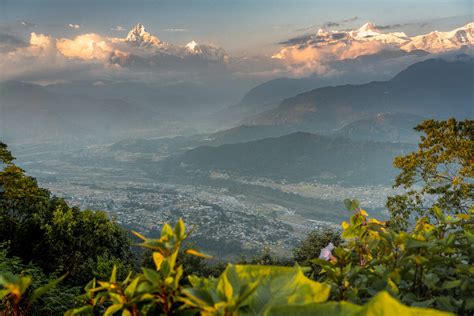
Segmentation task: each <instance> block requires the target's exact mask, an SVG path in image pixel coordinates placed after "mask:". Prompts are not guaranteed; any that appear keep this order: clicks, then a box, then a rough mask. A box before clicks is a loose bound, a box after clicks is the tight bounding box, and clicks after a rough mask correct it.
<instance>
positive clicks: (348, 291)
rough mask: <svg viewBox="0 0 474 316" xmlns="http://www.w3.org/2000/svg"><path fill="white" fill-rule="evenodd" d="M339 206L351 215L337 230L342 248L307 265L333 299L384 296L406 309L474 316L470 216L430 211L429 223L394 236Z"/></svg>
mask: <svg viewBox="0 0 474 316" xmlns="http://www.w3.org/2000/svg"><path fill="white" fill-rule="evenodd" d="M345 202H346V205H347V207H348V209H349V210H350V211H351V212H353V215H352V216H351V218H350V222H349V223H347V222H343V224H342V226H343V229H344V231H343V233H342V237H343V238H344V240H345V242H344V243H343V244H342V245H341V247H337V248H336V249H335V250H334V251H333V253H331V255H329V256H328V257H327V256H326V257H323V258H319V259H315V260H313V262H314V263H316V264H319V265H320V266H321V268H322V271H321V278H320V281H322V282H325V283H327V284H330V285H331V289H332V291H331V297H332V298H333V299H337V300H349V301H352V302H356V303H362V302H365V301H367V300H369V299H370V298H371V297H372V296H374V295H375V294H376V293H377V292H379V291H388V292H389V293H391V294H392V295H393V296H395V297H397V298H398V299H400V300H401V301H402V302H404V303H406V304H408V305H412V306H423V307H427V306H430V307H435V308H437V309H441V310H445V311H450V312H456V313H458V314H466V315H467V314H469V313H472V312H473V311H474V298H473V296H472V293H474V278H473V274H474V268H473V267H474V216H473V214H474V210H471V211H470V213H469V214H457V215H446V214H444V213H443V212H441V210H440V209H439V208H436V207H435V208H434V219H432V218H431V217H430V218H428V217H423V218H420V219H419V220H418V221H417V223H416V225H415V226H414V227H413V228H412V229H411V230H408V231H406V232H398V231H397V230H393V229H391V228H390V226H389V224H390V223H389V222H379V221H377V220H376V219H371V218H368V214H367V213H366V212H365V211H364V210H363V209H361V208H360V207H359V203H358V202H357V201H355V200H346V201H345Z"/></svg>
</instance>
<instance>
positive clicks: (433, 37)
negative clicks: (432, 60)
mask: <svg viewBox="0 0 474 316" xmlns="http://www.w3.org/2000/svg"><path fill="white" fill-rule="evenodd" d="M473 44H474V22H471V23H468V24H466V25H464V26H463V27H460V28H457V29H455V30H452V31H449V32H439V31H433V32H430V33H428V34H425V35H418V36H414V37H412V38H410V41H408V42H407V43H406V44H404V45H403V46H402V47H401V49H403V50H406V51H411V50H415V49H421V50H425V51H429V52H433V53H435V52H442V51H446V50H452V49H457V48H461V47H463V46H472V45H473Z"/></svg>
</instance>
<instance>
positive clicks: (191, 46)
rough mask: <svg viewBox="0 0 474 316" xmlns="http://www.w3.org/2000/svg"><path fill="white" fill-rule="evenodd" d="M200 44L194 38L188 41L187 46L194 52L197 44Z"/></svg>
mask: <svg viewBox="0 0 474 316" xmlns="http://www.w3.org/2000/svg"><path fill="white" fill-rule="evenodd" d="M198 45H199V44H198V43H197V42H196V41H194V40H193V41H191V42H189V43H187V44H186V46H185V47H186V48H187V49H188V50H190V51H191V52H194V51H195V50H196V46H198Z"/></svg>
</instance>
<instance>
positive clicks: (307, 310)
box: [267, 292, 452, 316]
mask: <svg viewBox="0 0 474 316" xmlns="http://www.w3.org/2000/svg"><path fill="white" fill-rule="evenodd" d="M267 315H272V316H278V315H284V316H287V315H301V316H305V315H308V316H309V315H311V316H319V315H321V316H323V315H324V316H325V315H330V316H446V315H452V314H450V313H446V312H440V311H437V310H434V309H425V308H418V307H409V306H405V305H403V304H401V303H399V302H398V301H397V300H396V299H394V298H393V297H391V296H390V294H388V293H387V292H380V293H379V294H377V295H376V296H374V297H373V298H372V299H371V300H370V301H369V302H368V303H367V304H366V305H364V306H358V305H354V304H351V303H346V302H340V303H337V302H327V303H311V304H306V305H286V306H277V307H273V308H272V309H270V311H269V312H268V313H267Z"/></svg>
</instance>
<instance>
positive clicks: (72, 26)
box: [68, 23, 81, 30]
mask: <svg viewBox="0 0 474 316" xmlns="http://www.w3.org/2000/svg"><path fill="white" fill-rule="evenodd" d="M68 26H69V27H70V28H72V29H74V30H78V29H80V28H81V26H80V25H79V24H71V23H69V25H68Z"/></svg>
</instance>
